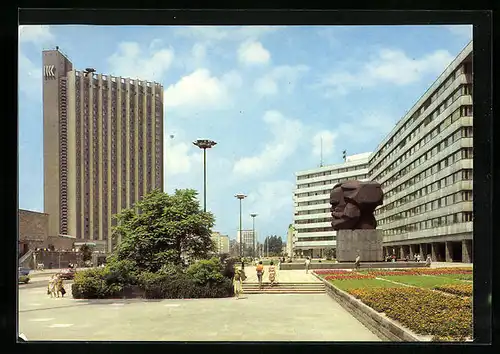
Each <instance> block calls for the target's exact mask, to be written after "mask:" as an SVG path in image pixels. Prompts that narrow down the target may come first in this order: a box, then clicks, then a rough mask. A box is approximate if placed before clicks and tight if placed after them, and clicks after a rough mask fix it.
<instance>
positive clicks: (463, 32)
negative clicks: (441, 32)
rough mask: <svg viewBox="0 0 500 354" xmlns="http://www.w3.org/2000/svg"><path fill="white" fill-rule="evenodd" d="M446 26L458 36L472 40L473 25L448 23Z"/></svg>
mask: <svg viewBox="0 0 500 354" xmlns="http://www.w3.org/2000/svg"><path fill="white" fill-rule="evenodd" d="M446 28H447V29H448V30H449V31H450V32H451V33H453V34H454V35H456V36H458V37H462V38H465V39H467V40H468V41H471V40H472V29H473V27H472V25H448V26H446Z"/></svg>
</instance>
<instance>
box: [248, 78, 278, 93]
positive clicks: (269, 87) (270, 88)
mask: <svg viewBox="0 0 500 354" xmlns="http://www.w3.org/2000/svg"><path fill="white" fill-rule="evenodd" d="M254 90H255V92H257V93H258V94H260V95H264V96H269V95H275V94H277V93H278V84H277V83H276V81H275V80H274V79H273V78H272V77H269V76H264V77H260V78H258V79H257V80H255V84H254Z"/></svg>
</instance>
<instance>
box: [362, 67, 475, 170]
mask: <svg viewBox="0 0 500 354" xmlns="http://www.w3.org/2000/svg"><path fill="white" fill-rule="evenodd" d="M471 71H472V66H471V64H470V63H463V64H461V65H460V66H459V67H458V68H457V69H456V70H455V71H454V72H453V73H451V74H450V75H449V76H448V77H447V78H446V80H445V82H444V83H443V84H441V85H440V86H439V87H438V88H437V89H436V90H435V91H434V92H433V93H432V95H431V97H430V98H429V99H428V100H427V101H426V102H424V104H423V105H422V106H421V107H420V108H419V109H418V110H416V111H415V113H413V115H412V116H411V117H410V118H409V119H408V120H407V121H406V122H405V124H404V125H403V126H402V127H401V128H400V129H399V130H398V131H397V132H396V133H395V134H394V136H400V135H401V134H402V133H403V132H404V131H406V130H407V129H409V128H410V127H411V125H412V124H413V123H415V122H416V121H417V120H418V119H419V118H420V116H421V115H422V114H423V113H424V112H425V110H426V109H427V108H428V107H429V106H430V105H431V103H434V101H436V100H437V99H438V97H440V96H441V95H442V94H443V93H444V91H445V90H446V88H448V87H449V86H450V85H451V84H452V83H453V81H454V80H455V78H457V77H459V76H460V75H461V74H469V73H470V72H471ZM392 146H393V138H391V139H389V140H388V141H387V143H386V144H385V145H384V146H383V147H382V148H381V149H380V150H379V151H378V152H377V153H376V154H375V155H374V156H373V157H372V160H371V161H374V160H376V159H378V158H379V157H380V156H381V155H382V154H383V153H384V152H385V151H387V150H389V149H390V148H391V147H392Z"/></svg>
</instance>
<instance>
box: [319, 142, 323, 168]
mask: <svg viewBox="0 0 500 354" xmlns="http://www.w3.org/2000/svg"><path fill="white" fill-rule="evenodd" d="M319 167H323V137H321V138H320V161H319Z"/></svg>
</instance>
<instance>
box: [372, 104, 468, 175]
mask: <svg viewBox="0 0 500 354" xmlns="http://www.w3.org/2000/svg"><path fill="white" fill-rule="evenodd" d="M471 115H472V106H461V107H459V108H458V109H456V110H455V111H454V112H453V113H452V114H450V115H449V116H448V117H446V118H445V119H444V120H443V121H442V122H441V123H440V124H439V125H438V126H436V127H435V128H434V129H433V130H431V131H430V132H429V133H427V134H426V135H425V136H423V137H422V138H421V139H419V141H417V142H416V143H415V144H414V145H413V146H412V147H411V148H410V149H409V150H408V151H406V152H405V153H404V154H401V156H399V157H398V159H397V160H395V161H394V162H393V163H392V164H390V165H389V166H387V167H386V168H384V169H383V171H381V173H380V174H378V175H377V172H379V170H380V168H381V167H382V166H383V163H384V162H385V161H386V160H387V159H389V158H392V157H393V156H390V157H389V156H388V157H386V158H385V159H384V160H382V161H380V162H379V163H378V164H377V166H376V167H374V168H373V169H372V170H371V175H372V176H374V177H375V178H376V179H379V178H382V177H384V176H385V175H386V174H388V173H390V172H391V171H392V170H394V169H395V168H396V167H397V166H398V165H399V164H401V163H402V162H404V161H406V160H407V159H408V158H410V157H411V156H413V155H414V154H415V153H416V152H418V151H419V150H421V148H422V147H424V146H425V145H427V144H428V143H429V142H430V141H434V140H435V138H436V137H437V136H438V135H439V134H440V133H441V132H443V131H444V130H445V129H446V128H447V127H448V126H450V125H451V124H452V123H454V122H455V121H457V120H458V119H459V118H460V117H466V116H471ZM459 134H461V133H459ZM450 137H451V135H450V136H448V137H447V139H450ZM442 140H443V141H444V140H446V139H442ZM399 150H400V149H397V151H395V153H396V152H399ZM429 150H431V149H429ZM395 155H396V154H394V156H395Z"/></svg>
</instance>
